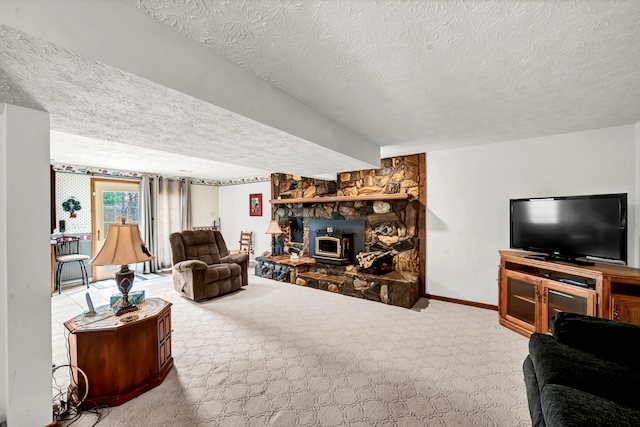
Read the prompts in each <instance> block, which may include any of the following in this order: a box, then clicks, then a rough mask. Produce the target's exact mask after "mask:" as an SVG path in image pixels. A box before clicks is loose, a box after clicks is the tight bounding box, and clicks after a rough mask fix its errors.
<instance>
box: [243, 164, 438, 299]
mask: <svg viewBox="0 0 640 427" xmlns="http://www.w3.org/2000/svg"><path fill="white" fill-rule="evenodd" d="M421 165H424V155H423V154H422V155H413V156H402V157H394V158H389V159H383V160H381V164H380V168H379V169H370V170H363V171H353V172H343V173H339V174H338V175H337V177H336V178H337V179H336V181H324V180H319V179H314V178H305V177H300V176H293V175H285V174H274V175H272V188H273V189H274V190H273V191H274V194H273V198H272V200H271V202H272V209H273V213H274V218H275V219H276V220H278V223H279V224H280V227H281V228H282V230H283V234H282V235H281V236H280V239H282V247H284V255H285V256H286V255H287V254H288V253H289V252H290V251H291V250H295V251H297V252H300V256H301V257H313V256H314V254H315V244H316V242H315V238H316V237H317V235H318V233H317V231H318V230H324V231H325V232H326V230H327V228H333V229H334V230H336V231H338V230H339V231H340V232H345V233H348V232H352V231H351V230H346V231H345V230H343V228H344V227H343V226H342V225H338V224H342V223H343V222H344V223H358V224H361V225H360V229H359V230H358V231H357V232H355V236H354V247H353V251H352V258H351V259H352V261H353V262H351V263H347V265H331V264H332V263H325V262H322V260H318V259H316V260H315V261H316V262H315V263H312V264H309V265H308V266H306V267H304V268H300V266H297V267H296V266H287V265H286V264H280V267H279V272H280V276H282V277H285V276H286V277H288V280H286V281H291V282H292V283H297V284H299V285H303V286H313V287H318V288H321V289H326V290H329V291H333V292H339V293H344V294H348V295H352V296H358V297H361V298H368V299H374V300H378V301H381V302H385V303H389V304H390V303H393V302H392V301H391V300H393V298H391V297H390V295H393V292H391V293H389V289H390V288H393V287H395V288H398V287H399V286H400V287H401V285H400V283H401V282H403V281H406V282H412V281H414V282H416V283H417V285H416V286H424V264H425V259H424V252H425V251H424V244H425V243H426V242H424V214H425V213H424V212H425V204H424V199H425V198H426V197H425V196H424V183H423V181H424V177H421V171H422V172H423V173H424V166H422V168H421V167H420V166H421ZM421 183H422V184H421ZM300 226H301V228H302V231H301V232H300V230H299V229H300ZM294 230H296V231H294ZM300 234H301V235H302V239H300V238H299V236H300ZM358 234H359V236H358ZM294 236H298V238H294ZM421 236H423V237H422V239H421ZM356 237H357V239H356ZM294 240H302V242H299V241H298V242H296V241H294ZM357 242H360V243H357ZM363 252H364V253H369V252H380V253H383V254H385V255H388V257H387V258H389V259H390V262H389V264H390V268H391V269H392V270H393V273H394V274H393V275H392V276H393V277H392V276H389V277H387V278H388V279H393V280H391V281H387V282H385V279H384V278H383V277H379V278H378V279H375V278H374V277H364V276H365V274H364V273H363V271H362V270H359V269H358V267H357V265H355V264H356V261H355V259H354V258H353V256H354V255H355V254H357V253H363ZM271 261H273V260H271ZM265 262H267V261H265ZM325 264H326V265H325ZM263 267H264V265H261V266H260V265H257V266H256V274H258V275H263V274H264V272H263V271H262V270H263ZM294 267H295V268H294ZM274 268H275V266H274ZM287 269H289V270H292V269H295V271H289V272H286V271H287ZM291 273H293V276H292V274H291ZM383 282H385V283H383ZM332 285H333V286H332ZM416 289H417V287H416ZM401 293H402V294H403V295H404V294H407V293H408V294H410V297H409V298H408V299H409V300H414V299H417V291H416V290H413V289H410V290H408V291H402V292H401ZM395 299H396V300H398V301H399V300H406V299H407V298H405V297H404V296H402V297H397V298H395ZM413 302H415V301H413ZM407 304H408V303H406V302H403V303H402V304H397V305H403V306H406V305H407Z"/></svg>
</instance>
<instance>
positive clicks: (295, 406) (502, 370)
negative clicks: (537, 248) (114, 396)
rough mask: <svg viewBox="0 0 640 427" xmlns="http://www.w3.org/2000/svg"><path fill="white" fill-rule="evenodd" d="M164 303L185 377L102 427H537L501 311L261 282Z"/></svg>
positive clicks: (519, 353)
mask: <svg viewBox="0 0 640 427" xmlns="http://www.w3.org/2000/svg"><path fill="white" fill-rule="evenodd" d="M165 280H166V281H169V282H170V280H171V279H170V278H169V277H167V278H161V279H157V280H154V282H158V281H165ZM161 297H163V298H164V299H166V300H168V301H171V302H172V303H173V307H172V320H173V355H174V359H175V367H174V369H173V370H172V371H171V372H170V373H169V375H168V376H167V378H166V379H165V381H164V382H163V383H162V384H161V385H160V386H158V387H157V388H155V389H153V390H151V391H149V392H147V393H145V394H143V395H142V396H140V397H138V398H136V399H134V400H132V401H130V402H128V403H126V404H124V405H121V406H119V407H115V408H111V409H109V413H108V415H107V416H106V417H105V418H104V419H103V420H102V421H100V423H99V425H100V426H123V427H124V426H127V427H130V426H176V427H177V426H298V425H299V426H363V427H364V426H367V427H368V426H520V425H522V426H525V425H530V424H531V422H530V420H529V415H528V410H527V405H526V395H525V388H524V382H523V376H522V369H521V366H522V362H523V360H524V358H525V356H526V354H527V342H528V340H527V339H526V338H524V337H522V336H520V335H518V334H516V333H514V332H512V331H510V330H507V329H506V328H504V327H502V326H500V325H499V324H498V315H497V313H496V312H494V311H489V310H483V309H479V308H473V307H467V306H461V305H456V304H450V303H445V302H440V301H433V300H432V301H429V302H427V301H426V300H424V299H421V300H420V301H419V302H418V304H417V306H416V307H414V309H413V310H407V309H403V308H397V307H391V306H386V305H383V304H380V303H376V302H371V301H365V300H359V299H356V298H351V297H347V296H344V295H337V294H332V293H329V292H323V291H319V290H316V289H309V288H304V287H298V286H295V285H290V284H284V283H279V282H274V281H271V280H266V279H261V278H258V277H255V276H250V285H249V286H248V287H247V288H246V289H243V290H241V291H239V292H237V293H235V294H231V295H228V296H224V297H220V298H217V299H213V300H210V301H206V302H204V303H194V302H192V301H189V300H187V299H185V298H182V297H181V296H180V295H179V294H177V293H175V292H173V291H169V292H165V293H163V294H161ZM57 341H58V342H55V338H54V348H56V347H60V346H62V347H64V342H60V341H61V340H60V338H59V336H58V338H57ZM95 419H96V418H95V416H94V415H91V414H87V415H85V416H84V417H83V418H82V419H81V420H79V422H77V423H75V424H74V425H79V426H88V425H92V424H93V422H94V421H95ZM63 425H64V424H63Z"/></svg>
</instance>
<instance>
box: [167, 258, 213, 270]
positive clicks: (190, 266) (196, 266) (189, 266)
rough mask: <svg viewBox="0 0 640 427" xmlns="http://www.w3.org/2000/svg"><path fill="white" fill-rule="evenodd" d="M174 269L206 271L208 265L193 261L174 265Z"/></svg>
mask: <svg viewBox="0 0 640 427" xmlns="http://www.w3.org/2000/svg"><path fill="white" fill-rule="evenodd" d="M173 269H174V270H176V271H189V270H206V269H207V263H205V262H203V261H200V260H197V259H192V260H188V261H181V262H178V263H176V264H174V265H173Z"/></svg>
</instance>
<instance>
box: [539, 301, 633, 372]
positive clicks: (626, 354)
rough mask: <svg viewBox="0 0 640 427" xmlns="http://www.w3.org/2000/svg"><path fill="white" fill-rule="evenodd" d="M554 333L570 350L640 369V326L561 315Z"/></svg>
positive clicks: (554, 320) (552, 326)
mask: <svg viewBox="0 0 640 427" xmlns="http://www.w3.org/2000/svg"><path fill="white" fill-rule="evenodd" d="M551 332H552V333H553V336H554V337H555V338H556V339H557V340H558V342H561V343H563V344H566V345H568V346H570V347H573V348H577V349H578V350H582V351H586V352H589V353H592V354H595V355H596V356H598V357H600V358H601V359H605V360H609V361H611V362H615V363H622V364H623V365H626V366H629V367H631V368H635V369H640V360H639V359H638V353H637V351H636V350H635V348H636V347H635V346H636V345H637V343H638V342H640V326H637V325H631V324H629V323H622V322H616V321H611V320H608V319H599V318H597V317H592V316H585V315H582V314H575V313H565V312H561V313H558V314H556V315H555V316H554V318H553V321H552V323H551Z"/></svg>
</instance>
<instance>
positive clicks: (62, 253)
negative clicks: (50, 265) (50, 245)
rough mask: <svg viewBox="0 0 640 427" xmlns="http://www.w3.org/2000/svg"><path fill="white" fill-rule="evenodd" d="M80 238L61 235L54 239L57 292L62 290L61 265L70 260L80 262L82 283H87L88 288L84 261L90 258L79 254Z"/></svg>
mask: <svg viewBox="0 0 640 427" xmlns="http://www.w3.org/2000/svg"><path fill="white" fill-rule="evenodd" d="M79 247H80V239H79V238H77V237H61V238H58V239H56V261H57V262H58V267H57V268H56V278H55V280H56V286H57V287H58V294H60V293H61V292H62V283H61V278H62V267H63V266H64V265H65V264H68V263H70V262H79V263H80V273H81V274H82V284H83V285H85V284H86V285H87V289H88V288H89V274H87V266H86V265H85V263H84V262H85V261H86V260H88V259H89V258H90V256H89V255H81V254H80V253H79Z"/></svg>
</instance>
